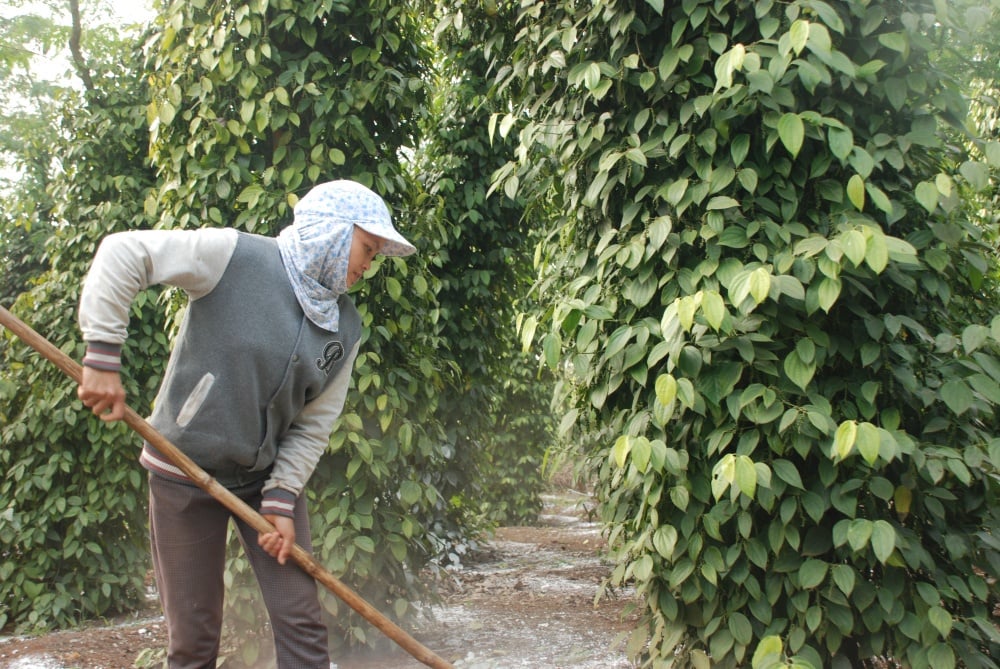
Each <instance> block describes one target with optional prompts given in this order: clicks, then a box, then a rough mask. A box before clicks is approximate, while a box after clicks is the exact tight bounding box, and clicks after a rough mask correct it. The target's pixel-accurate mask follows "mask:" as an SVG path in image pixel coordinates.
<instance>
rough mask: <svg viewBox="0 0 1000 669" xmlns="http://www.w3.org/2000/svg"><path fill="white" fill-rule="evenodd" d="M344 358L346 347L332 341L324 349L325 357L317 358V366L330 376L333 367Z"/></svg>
mask: <svg viewBox="0 0 1000 669" xmlns="http://www.w3.org/2000/svg"><path fill="white" fill-rule="evenodd" d="M343 357H344V345H343V344H341V343H340V342H339V341H331V342H329V343H328V344H327V345H326V346H325V347H323V357H322V358H316V366H317V367H318V368H320V369H322V370H323V373H324V374H329V373H330V370H331V369H333V366H334V365H336V364H337V363H338V362H340V360H341V358H343Z"/></svg>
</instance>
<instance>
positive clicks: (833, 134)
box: [827, 127, 854, 160]
mask: <svg viewBox="0 0 1000 669" xmlns="http://www.w3.org/2000/svg"><path fill="white" fill-rule="evenodd" d="M827 137H828V142H829V144H830V152H831V153H833V155H834V156H836V157H837V158H839V159H840V160H845V159H847V157H848V156H850V155H851V151H852V150H853V149H854V133H852V132H851V130H850V128H837V127H831V128H830V129H829V130H827Z"/></svg>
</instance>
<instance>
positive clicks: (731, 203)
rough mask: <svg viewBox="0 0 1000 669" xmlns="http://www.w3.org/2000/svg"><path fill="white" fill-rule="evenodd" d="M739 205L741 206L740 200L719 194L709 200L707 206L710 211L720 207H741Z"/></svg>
mask: <svg viewBox="0 0 1000 669" xmlns="http://www.w3.org/2000/svg"><path fill="white" fill-rule="evenodd" d="M739 206H740V202H739V200H735V199H733V198H731V197H728V196H726V195H718V196H716V197H713V198H712V199H711V200H709V201H708V204H707V205H706V207H705V208H706V210H708V211H715V210H718V209H732V208H733V207H739Z"/></svg>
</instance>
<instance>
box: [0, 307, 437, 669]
mask: <svg viewBox="0 0 1000 669" xmlns="http://www.w3.org/2000/svg"><path fill="white" fill-rule="evenodd" d="M0 325H3V326H4V327H6V328H7V329H8V330H10V331H11V332H13V333H14V334H15V335H17V337H18V338H20V339H21V341H23V342H24V343H25V344H27V345H28V346H30V347H31V348H33V349H35V350H36V351H38V353H40V354H41V355H42V356H43V357H45V358H47V359H48V360H49V361H50V362H52V363H54V364H55V365H56V366H57V367H58V368H59V369H61V370H62V371H63V372H65V373H66V375H67V376H69V377H70V378H71V379H73V380H74V381H76V382H77V383H80V379H81V377H82V374H83V369H82V368H81V367H80V365H79V364H78V363H77V362H76V361H75V360H73V359H72V358H70V357H69V356H67V355H66V354H65V353H63V352H62V351H60V350H59V349H58V348H56V347H55V345H53V344H52V343H51V342H50V341H49V340H48V339H46V338H45V337H43V336H42V335H40V334H38V333H37V332H35V331H34V330H32V329H31V328H30V327H29V326H28V325H26V324H25V323H24V322H23V321H21V319H19V318H18V317H17V316H15V315H14V314H12V313H10V311H8V310H7V309H5V308H4V307H2V306H0ZM123 420H124V421H125V423H126V424H127V425H128V426H129V427H131V428H132V429H133V430H135V431H136V432H138V433H139V435H140V436H142V438H143V439H145V440H146V441H148V442H149V443H150V444H151V445H152V446H153V448H155V449H156V450H157V451H159V452H160V453H162V454H163V455H165V456H166V457H167V458H169V459H170V461H171V462H173V463H174V464H175V465H177V467H178V468H180V470H181V471H183V472H184V473H185V474H186V475H187V476H188V477H190V479H191V480H192V481H193V482H194V483H195V485H197V486H198V487H199V488H201V489H202V490H204V491H205V492H207V493H208V494H210V495H211V496H212V497H214V498H215V499H216V500H218V501H219V502H221V503H222V505H223V506H225V507H226V508H227V509H229V510H230V511H232V512H233V513H235V514H236V515H237V516H239V517H240V518H241V519H243V520H244V521H246V522H247V523H249V525H250V526H251V527H253V528H254V529H255V530H257V531H258V532H263V533H267V532H274V526H273V525H271V523H269V522H267V521H266V520H265V519H264V517H263V516H261V515H260V514H259V513H257V511H255V510H254V509H252V508H250V507H249V506H248V505H247V504H246V502H244V501H243V500H241V499H240V498H239V497H237V496H236V495H234V494H233V493H232V492H230V491H229V490H228V489H227V488H225V487H224V486H222V485H221V484H220V483H219V482H218V481H216V480H215V479H214V478H212V477H211V476H209V475H208V473H207V472H205V470H203V469H202V468H201V467H199V466H198V465H197V464H195V463H194V461H193V460H191V458H189V457H188V456H187V455H185V454H184V453H183V452H182V451H181V450H180V449H179V448H177V447H176V446H174V445H173V444H172V443H170V441H169V440H167V438H166V437H164V436H163V435H162V434H160V433H159V431H157V429H156V428H154V427H153V426H152V425H150V424H149V423H148V422H147V421H146V420H145V419H144V418H142V417H141V416H139V414H137V413H136V412H135V411H133V410H132V409H131V408H130V407H126V408H125V418H124V419H123ZM291 557H292V560H294V561H295V562H296V563H297V564H298V565H299V566H300V567H301V568H302V569H303V570H304V571H305V572H306V573H307V574H309V575H310V576H312V577H313V578H315V579H316V580H317V581H319V582H320V583H321V584H322V585H323V586H324V587H326V589H327V590H329V591H330V592H332V593H333V594H335V595H336V596H337V597H339V598H340V599H342V600H343V601H344V602H345V603H346V604H347V605H348V606H350V607H351V608H352V609H354V610H355V611H357V612H358V613H360V614H361V615H362V616H363V617H364V619H365V620H367V621H368V622H370V623H371V624H372V625H374V626H375V627H377V628H378V629H379V630H381V631H382V632H383V633H384V634H385V635H386V636H387V637H389V638H390V639H392V640H393V641H395V642H396V644H398V645H399V646H400V647H401V648H403V649H404V650H405V651H406V652H408V653H409V654H410V655H412V656H413V657H414V658H416V659H417V660H419V661H420V662H422V663H423V664H425V665H427V666H428V667H433V669H454V668H453V667H452V665H451V664H449V663H448V662H446V661H444V660H443V659H441V658H440V657H438V655H436V654H435V653H434V652H433V651H432V650H430V649H429V648H427V647H426V646H424V645H423V644H421V643H420V642H419V641H417V640H416V639H414V638H413V637H412V636H410V635H409V634H407V633H406V632H405V631H404V630H403V629H401V628H400V627H399V626H398V625H396V624H395V623H393V622H392V621H391V620H389V619H388V618H386V617H385V616H384V615H383V614H382V613H381V612H380V611H378V609H376V608H375V607H374V606H372V605H371V604H369V603H368V602H367V601H365V600H364V599H363V598H362V597H361V596H360V595H358V594H357V593H356V592H354V591H353V590H351V589H350V588H349V587H347V586H346V585H344V584H343V583H342V582H341V581H340V580H339V579H337V577H335V576H334V575H333V574H331V573H330V572H329V571H328V570H327V569H326V568H325V567H323V565H321V564H320V563H319V562H317V561H316V559H315V558H314V557H313V556H312V555H310V554H309V553H308V552H306V550H305V549H304V548H302V547H301V546H299V545H298V544H295V545H294V546H293V547H292V551H291Z"/></svg>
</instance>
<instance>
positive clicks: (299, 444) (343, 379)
mask: <svg viewBox="0 0 1000 669" xmlns="http://www.w3.org/2000/svg"><path fill="white" fill-rule="evenodd" d="M359 347H360V342H359V343H357V344H355V345H354V348H353V350H352V351H351V353H350V355H348V356H347V358H346V359H345V360H344V364H343V366H341V368H340V371H338V372H337V375H336V376H335V377H334V378H333V380H332V381H331V382H330V384H329V385H328V386H327V387H326V389H325V390H324V391H323V392H322V393H321V394H320V395H319V396H318V397H316V399H314V400H313V401H312V402H309V403H308V404H306V405H305V406H304V407H303V408H302V411H300V412H299V415H298V416H296V417H295V420H294V421H293V422H292V426H291V427H290V428H289V430H288V433H287V434H286V435H285V436H284V437H283V438H282V440H281V442H280V443H279V444H278V455H277V457H276V458H275V460H274V469H272V470H271V476H270V478H268V480H267V481H266V482H265V483H264V499H263V501H262V502H261V508H260V512H261V513H262V514H273V515H277V516H289V517H291V516H292V515H293V513H292V509H293V507H294V505H295V499H296V498H297V497H298V496H299V494H301V493H302V489H303V488H305V486H306V483H307V482H308V481H309V477H310V476H312V473H313V470H314V469H316V463H317V462H319V458H320V456H322V455H323V452H324V451H326V447H327V445H328V444H329V442H330V431H331V430H332V429H333V424H334V422H335V421H336V420H337V418H339V417H340V413H341V411H343V409H344V401H345V400H346V399H347V390H348V388H349V387H350V384H351V372H352V371H353V370H354V360H355V358H357V355H358V349H359Z"/></svg>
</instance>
